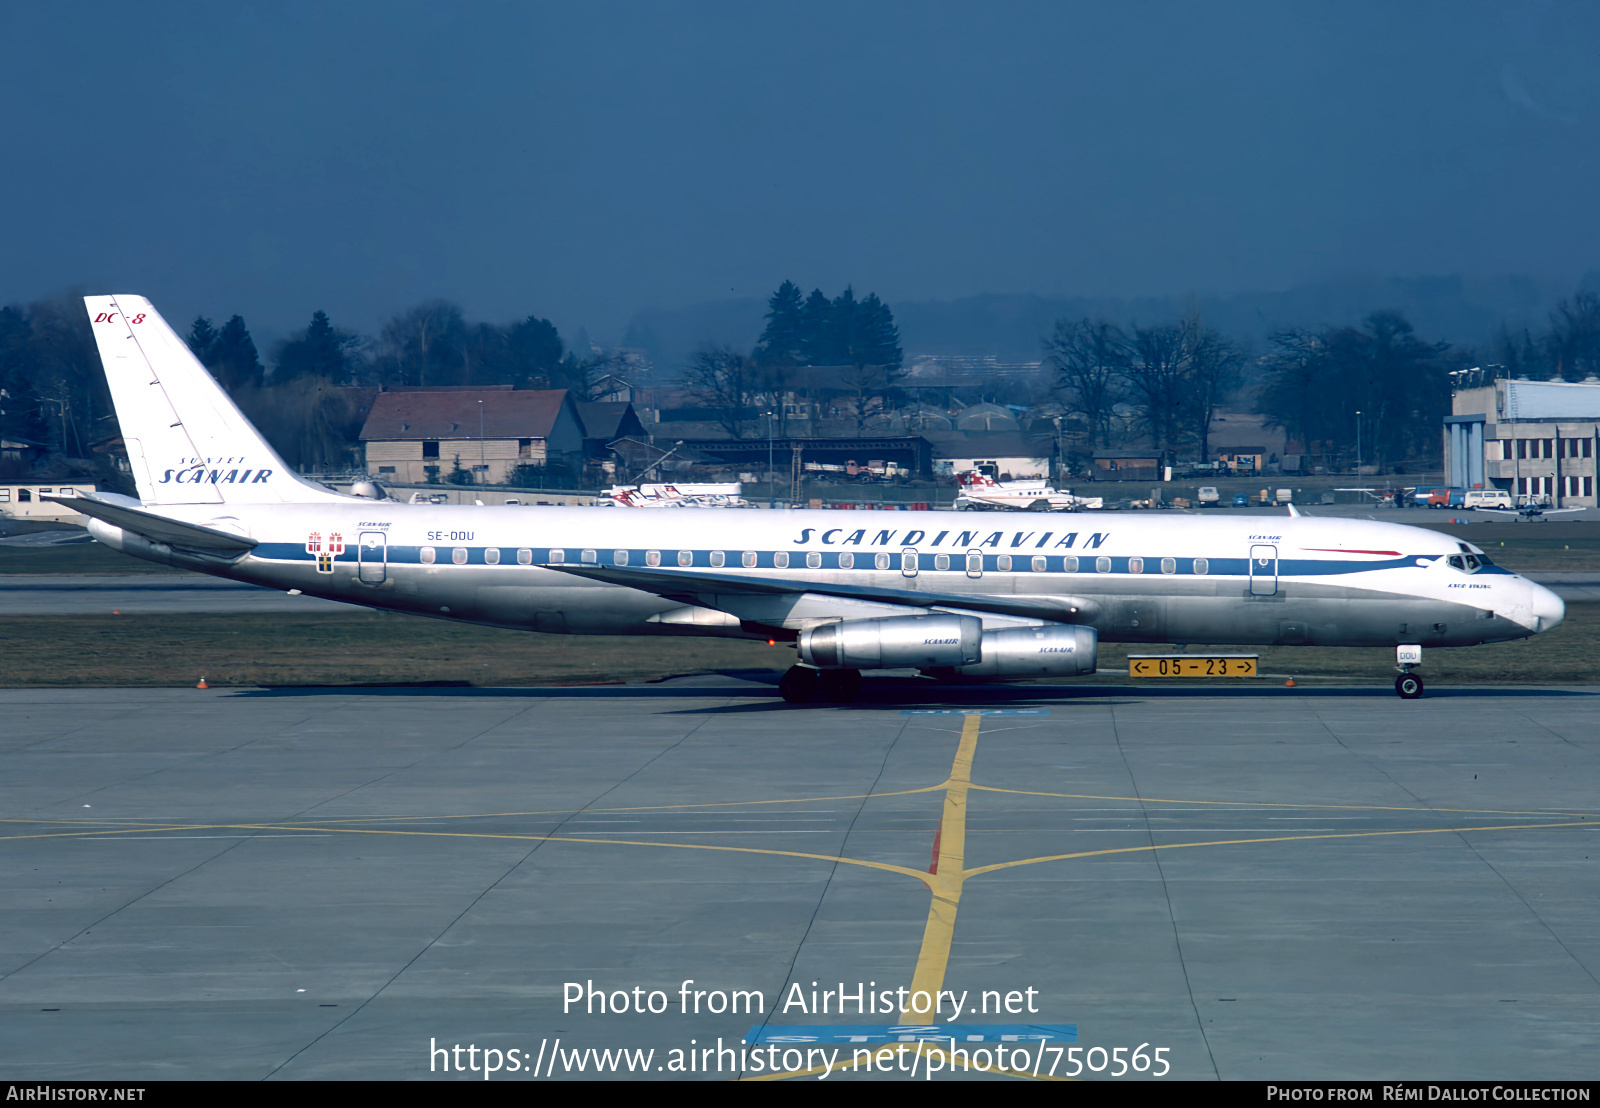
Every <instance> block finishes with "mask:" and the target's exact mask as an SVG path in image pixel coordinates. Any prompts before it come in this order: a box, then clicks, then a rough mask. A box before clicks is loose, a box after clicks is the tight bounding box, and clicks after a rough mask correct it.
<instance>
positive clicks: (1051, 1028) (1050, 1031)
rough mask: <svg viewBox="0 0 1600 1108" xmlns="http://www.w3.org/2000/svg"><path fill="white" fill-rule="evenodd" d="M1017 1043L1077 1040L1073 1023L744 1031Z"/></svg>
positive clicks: (787, 1039) (779, 1036)
mask: <svg viewBox="0 0 1600 1108" xmlns="http://www.w3.org/2000/svg"><path fill="white" fill-rule="evenodd" d="M952 1039H954V1040H955V1042H956V1045H958V1046H959V1045H960V1044H962V1043H1020V1042H1037V1041H1044V1042H1065V1043H1075V1042H1077V1041H1078V1025H1077V1024H1075V1023H988V1024H984V1023H953V1024H952V1023H945V1024H934V1023H907V1024H890V1025H886V1024H877V1025H862V1026H857V1025H851V1024H842V1023H838V1024H818V1025H812V1026H784V1025H779V1024H772V1025H769V1026H766V1027H759V1026H758V1027H752V1028H751V1029H750V1030H749V1031H747V1032H745V1036H744V1041H745V1042H746V1043H751V1044H754V1043H914V1042H917V1041H918V1040H927V1041H929V1042H949V1041H950V1040H952Z"/></svg>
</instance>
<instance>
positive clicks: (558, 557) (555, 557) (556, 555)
mask: <svg viewBox="0 0 1600 1108" xmlns="http://www.w3.org/2000/svg"><path fill="white" fill-rule="evenodd" d="M549 560H550V561H552V562H564V561H566V560H567V552H566V551H565V550H562V549H561V548H560V547H559V546H558V547H556V548H555V549H554V550H552V551H550V558H549Z"/></svg>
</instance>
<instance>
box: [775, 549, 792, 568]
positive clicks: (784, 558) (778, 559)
mask: <svg viewBox="0 0 1600 1108" xmlns="http://www.w3.org/2000/svg"><path fill="white" fill-rule="evenodd" d="M772 564H773V565H774V566H776V567H777V568H778V569H788V568H789V552H788V551H787V550H780V551H778V552H777V553H776V554H774V555H773V556H772Z"/></svg>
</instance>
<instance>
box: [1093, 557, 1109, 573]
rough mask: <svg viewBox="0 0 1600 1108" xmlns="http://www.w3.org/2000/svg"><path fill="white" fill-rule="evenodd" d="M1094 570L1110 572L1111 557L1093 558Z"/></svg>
mask: <svg viewBox="0 0 1600 1108" xmlns="http://www.w3.org/2000/svg"><path fill="white" fill-rule="evenodd" d="M1094 571H1095V572H1096V573H1110V572H1111V559H1110V558H1096V559H1095V560H1094Z"/></svg>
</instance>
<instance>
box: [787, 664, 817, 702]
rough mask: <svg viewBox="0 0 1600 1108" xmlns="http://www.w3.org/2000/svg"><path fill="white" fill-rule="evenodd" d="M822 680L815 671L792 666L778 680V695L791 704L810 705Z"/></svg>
mask: <svg viewBox="0 0 1600 1108" xmlns="http://www.w3.org/2000/svg"><path fill="white" fill-rule="evenodd" d="M819 684H821V679H820V677H819V676H818V673H817V671H816V670H814V669H808V668H806V667H805V666H790V667H789V668H788V669H787V670H786V671H785V672H784V674H783V676H782V677H781V678H780V679H779V680H778V695H780V696H782V697H783V699H784V700H786V701H788V702H789V703H790V704H809V703H810V702H811V698H812V697H814V696H816V695H817V686H818V685H819Z"/></svg>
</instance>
